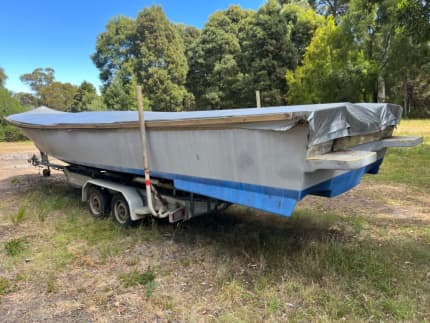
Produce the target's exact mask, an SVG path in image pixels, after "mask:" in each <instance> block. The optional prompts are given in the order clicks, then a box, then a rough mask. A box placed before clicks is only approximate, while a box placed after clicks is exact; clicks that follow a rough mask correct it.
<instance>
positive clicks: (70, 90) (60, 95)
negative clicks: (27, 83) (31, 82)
mask: <svg viewBox="0 0 430 323" xmlns="http://www.w3.org/2000/svg"><path fill="white" fill-rule="evenodd" d="M77 90H78V88H77V87H76V86H74V85H72V84H70V83H61V82H52V83H51V84H49V85H48V86H46V87H43V88H41V89H40V91H39V94H40V101H39V103H40V104H41V105H45V106H47V107H50V108H54V109H57V110H62V111H72V108H73V102H74V100H73V98H74V96H75V94H76V92H77Z"/></svg>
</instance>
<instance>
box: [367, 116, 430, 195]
mask: <svg viewBox="0 0 430 323" xmlns="http://www.w3.org/2000/svg"><path fill="white" fill-rule="evenodd" d="M395 135H404V136H419V137H423V138H424V143H423V144H422V145H419V146H417V147H413V148H407V149H405V148H390V149H389V150H388V153H387V155H386V158H385V160H384V163H383V165H382V167H381V171H380V174H378V176H375V177H374V178H372V180H374V181H379V182H385V183H390V182H395V183H403V184H406V185H410V186H412V187H414V188H416V189H420V190H424V191H426V192H427V193H429V192H430V167H429V162H430V121H428V120H403V121H402V122H401V124H400V126H399V127H398V129H397V130H396V131H395Z"/></svg>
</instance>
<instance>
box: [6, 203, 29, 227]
mask: <svg viewBox="0 0 430 323" xmlns="http://www.w3.org/2000/svg"><path fill="white" fill-rule="evenodd" d="M25 213H26V209H25V207H20V208H19V210H18V212H16V213H15V214H12V215H11V216H10V220H11V221H12V223H13V224H14V225H18V224H19V223H21V222H22V221H24V219H25Z"/></svg>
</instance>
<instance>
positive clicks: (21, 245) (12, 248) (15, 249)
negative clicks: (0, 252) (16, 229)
mask: <svg viewBox="0 0 430 323" xmlns="http://www.w3.org/2000/svg"><path fill="white" fill-rule="evenodd" d="M27 247H28V241H27V240H26V239H24V238H18V239H11V240H9V241H7V242H6V243H5V245H4V249H5V250H6V254H7V255H8V256H11V257H15V256H18V255H19V254H21V253H23V252H24V251H25V250H26V249H27Z"/></svg>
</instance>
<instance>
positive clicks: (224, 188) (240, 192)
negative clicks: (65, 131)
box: [69, 159, 383, 216]
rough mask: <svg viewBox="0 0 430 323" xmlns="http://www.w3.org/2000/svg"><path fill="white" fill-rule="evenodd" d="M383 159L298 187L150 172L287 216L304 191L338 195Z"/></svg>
mask: <svg viewBox="0 0 430 323" xmlns="http://www.w3.org/2000/svg"><path fill="white" fill-rule="evenodd" d="M382 161H383V159H380V160H378V161H376V162H375V163H373V164H370V165H368V166H366V167H363V168H359V169H356V170H353V171H350V172H347V173H344V174H342V175H339V176H336V177H334V178H331V179H329V180H327V181H324V182H322V183H319V184H316V185H314V186H311V187H309V188H307V189H305V190H301V191H300V190H289V189H282V188H275V187H268V186H261V185H254V184H246V183H238V182H232V181H224V180H216V179H209V178H200V177H194V176H188V175H178V174H171V173H165V172H153V171H152V172H151V176H153V177H160V178H165V179H171V180H173V181H174V184H175V187H176V188H177V189H180V190H183V191H187V192H192V193H196V194H200V195H204V196H208V197H212V198H216V199H219V200H223V201H226V202H230V203H235V204H241V205H245V206H249V207H252V208H255V209H259V210H262V211H266V212H270V213H275V214H279V215H284V216H289V215H291V214H292V213H293V211H294V208H295V206H296V203H297V201H299V200H301V199H302V198H304V197H305V196H306V195H308V194H312V195H319V196H325V197H334V196H337V195H340V194H342V193H344V192H346V191H348V190H350V189H351V188H353V187H354V186H356V185H358V184H359V183H360V180H361V178H362V177H363V175H364V174H366V173H370V174H376V173H378V170H379V167H380V165H381V163H382ZM69 163H71V164H78V165H84V166H89V167H95V168H99V169H105V170H111V171H117V172H122V173H128V174H136V175H144V171H143V170H142V169H130V168H123V167H115V166H104V165H103V166H101V165H91V164H84V163H80V162H79V163H78V162H69Z"/></svg>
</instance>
